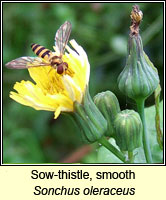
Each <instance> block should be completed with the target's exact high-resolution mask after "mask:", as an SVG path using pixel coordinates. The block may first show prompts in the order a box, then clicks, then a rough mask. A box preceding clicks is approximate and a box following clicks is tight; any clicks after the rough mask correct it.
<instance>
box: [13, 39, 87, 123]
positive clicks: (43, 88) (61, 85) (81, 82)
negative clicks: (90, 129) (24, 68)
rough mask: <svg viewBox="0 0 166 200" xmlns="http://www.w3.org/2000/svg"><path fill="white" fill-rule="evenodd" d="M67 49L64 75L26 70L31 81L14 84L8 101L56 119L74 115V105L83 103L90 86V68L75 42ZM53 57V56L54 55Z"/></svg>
mask: <svg viewBox="0 0 166 200" xmlns="http://www.w3.org/2000/svg"><path fill="white" fill-rule="evenodd" d="M70 44H71V45H72V47H73V49H74V50H73V49H71V48H70V47H69V46H66V49H67V51H68V53H67V52H66V53H65V55H63V61H64V62H66V63H67V64H68V69H67V72H66V74H63V75H61V74H58V73H57V72H56V70H55V69H53V68H52V67H51V66H43V67H31V68H28V71H29V74H30V76H31V78H32V79H33V80H34V82H35V83H33V82H31V81H24V80H23V81H21V82H16V84H15V85H14V89H15V90H16V91H17V93H16V92H10V97H11V98H12V99H14V100H15V101H17V102H18V103H21V104H23V105H26V106H30V107H32V108H34V109H36V110H47V111H53V112H55V119H56V118H57V117H58V116H59V114H60V113H61V112H73V111H74V102H75V101H77V102H78V103H82V100H83V96H84V93H85V90H86V88H87V86H88V83H89V75H90V65H89V62H88V58H87V55H86V53H85V51H84V49H83V48H82V47H81V46H79V45H78V44H77V43H76V41H75V40H71V41H70ZM55 55H56V52H55Z"/></svg>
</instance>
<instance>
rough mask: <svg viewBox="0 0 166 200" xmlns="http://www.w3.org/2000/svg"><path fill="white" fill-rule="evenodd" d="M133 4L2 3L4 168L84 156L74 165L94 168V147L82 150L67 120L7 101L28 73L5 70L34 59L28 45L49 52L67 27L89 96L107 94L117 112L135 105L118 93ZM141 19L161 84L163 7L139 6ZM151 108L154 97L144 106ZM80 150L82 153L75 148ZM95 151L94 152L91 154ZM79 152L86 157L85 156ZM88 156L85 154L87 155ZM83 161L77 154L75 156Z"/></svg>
mask: <svg viewBox="0 0 166 200" xmlns="http://www.w3.org/2000/svg"><path fill="white" fill-rule="evenodd" d="M133 5H134V4H133V3H3V162H4V163H55V162H62V161H63V160H66V157H67V158H68V156H69V155H70V154H71V153H72V152H77V151H79V153H80V152H83V155H84V154H86V155H85V156H83V158H77V159H75V162H91V163H92V162H95V159H96V151H95V148H96V145H95V144H94V145H92V147H91V148H90V149H89V147H87V146H84V144H83V143H82V141H81V140H80V136H79V130H78V129H77V127H76V126H75V125H74V123H73V122H72V121H71V119H69V118H68V117H67V116H64V115H61V116H60V117H59V118H58V119H57V120H54V119H53V116H54V115H53V113H52V112H47V111H36V110H34V109H32V108H30V107H26V106H23V105H21V104H18V103H16V102H15V101H13V100H12V99H10V98H9V92H10V91H11V90H13V85H14V83H15V82H16V81H21V80H30V76H29V74H28V71H27V70H9V69H6V68H5V66H4V64H5V63H7V62H9V61H10V60H12V59H15V58H17V57H21V56H34V54H33V52H32V50H31V48H30V45H31V43H39V44H41V45H43V46H45V47H46V48H48V49H52V46H53V45H54V35H55V32H56V30H57V29H58V28H59V26H60V25H61V24H63V23H64V22H65V21H66V20H68V21H70V22H71V23H72V33H71V36H70V39H72V38H73V39H75V40H76V41H77V42H78V44H80V45H81V46H82V47H83V48H84V49H85V51H86V53H87V55H88V58H89V62H90V65H91V76H90V92H91V95H92V97H93V96H94V95H95V94H97V93H98V92H101V91H105V90H111V91H112V92H114V93H115V94H116V96H117V98H118V100H119V102H120V105H121V109H126V108H135V103H134V102H133V101H132V100H131V99H128V98H127V97H126V96H124V95H123V94H122V93H121V92H120V91H119V89H118V87H117V77H118V75H119V74H120V72H121V71H122V69H123V68H124V66H125V61H126V50H127V46H126V45H127V40H128V34H129V26H130V13H131V9H132V6H133ZM138 5H139V6H140V9H141V10H142V12H143V13H144V18H143V21H142V24H141V26H140V29H141V30H140V34H141V36H142V39H143V44H144V50H145V52H146V53H147V55H148V56H149V58H150V59H151V61H152V62H153V64H154V65H155V66H156V67H157V69H158V71H159V75H160V80H161V85H162V83H163V4H162V3H139V4H138ZM153 104H154V99H153V96H151V97H150V98H149V99H148V100H147V101H146V106H150V105H153ZM82 146H83V147H84V148H83V150H82V149H81V150H80V148H82ZM93 148H94V149H93ZM84 150H85V151H86V152H88V153H84ZM89 151H90V152H89ZM79 155H80V157H82V154H81V153H80V154H79Z"/></svg>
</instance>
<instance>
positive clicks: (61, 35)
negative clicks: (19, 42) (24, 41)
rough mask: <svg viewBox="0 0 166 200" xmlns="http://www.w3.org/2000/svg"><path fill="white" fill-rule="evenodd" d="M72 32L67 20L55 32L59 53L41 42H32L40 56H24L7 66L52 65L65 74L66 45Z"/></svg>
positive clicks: (14, 67) (12, 67) (66, 66)
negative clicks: (55, 52)
mask: <svg viewBox="0 0 166 200" xmlns="http://www.w3.org/2000/svg"><path fill="white" fill-rule="evenodd" d="M70 33H71V23H70V22H68V21H66V22H65V23H64V24H62V25H61V26H60V28H59V29H58V30H57V32H56V34H55V46H56V49H57V50H58V52H59V55H58V56H57V55H55V54H54V53H53V52H52V51H51V50H49V49H46V48H45V47H43V46H41V45H39V44H35V43H34V44H32V45H31V48H32V51H33V52H34V53H35V54H36V55H37V56H38V57H30V56H24V57H20V58H17V59H15V60H12V61H10V62H8V63H7V64H6V65H5V66H6V67H7V68H10V69H26V68H30V67H41V66H51V67H53V68H54V69H56V71H57V73H58V74H63V73H64V72H65V71H66V70H67V68H68V64H67V63H66V62H63V59H62V57H63V55H64V51H65V47H66V45H67V43H68V40H69V37H70Z"/></svg>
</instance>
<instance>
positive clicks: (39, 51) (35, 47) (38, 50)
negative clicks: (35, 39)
mask: <svg viewBox="0 0 166 200" xmlns="http://www.w3.org/2000/svg"><path fill="white" fill-rule="evenodd" d="M31 48H32V51H33V52H34V53H35V54H36V55H37V56H39V57H41V58H44V59H48V57H49V56H50V54H51V51H50V50H48V49H46V48H45V47H43V46H41V45H39V44H32V45H31Z"/></svg>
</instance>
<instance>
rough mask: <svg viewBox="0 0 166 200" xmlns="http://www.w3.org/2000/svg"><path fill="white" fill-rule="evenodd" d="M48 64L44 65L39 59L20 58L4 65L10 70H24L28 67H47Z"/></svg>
mask: <svg viewBox="0 0 166 200" xmlns="http://www.w3.org/2000/svg"><path fill="white" fill-rule="evenodd" d="M48 65H50V64H49V63H44V62H43V61H42V59H41V58H39V57H29V56H25V57H20V58H17V59H15V60H12V61H10V62H8V63H7V64H5V66H6V67H7V68H10V69H26V68H30V67H41V66H48Z"/></svg>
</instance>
